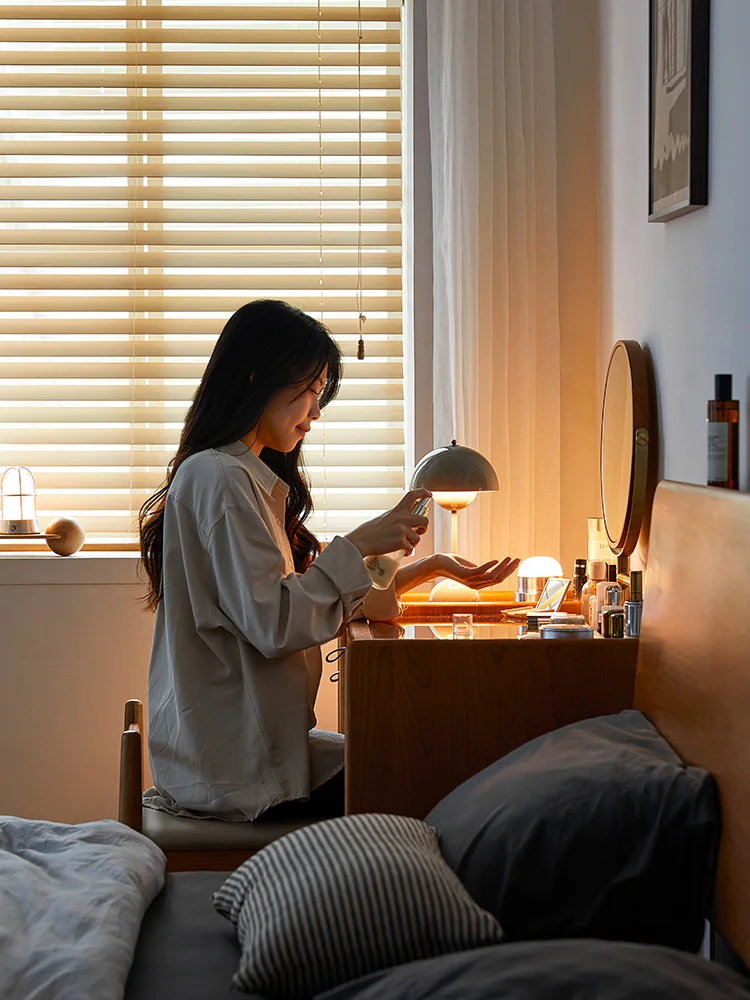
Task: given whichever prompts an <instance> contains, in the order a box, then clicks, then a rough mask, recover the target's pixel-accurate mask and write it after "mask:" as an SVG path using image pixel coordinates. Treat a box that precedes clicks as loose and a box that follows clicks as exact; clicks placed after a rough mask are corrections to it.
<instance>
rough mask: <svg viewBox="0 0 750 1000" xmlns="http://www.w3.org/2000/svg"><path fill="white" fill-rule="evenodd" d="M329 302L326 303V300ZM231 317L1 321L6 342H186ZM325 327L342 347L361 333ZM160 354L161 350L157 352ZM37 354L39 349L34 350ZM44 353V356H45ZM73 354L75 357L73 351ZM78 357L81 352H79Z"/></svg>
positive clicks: (211, 333) (392, 327)
mask: <svg viewBox="0 0 750 1000" xmlns="http://www.w3.org/2000/svg"><path fill="white" fill-rule="evenodd" d="M324 301H325V299H324ZM310 312H311V313H313V315H317V314H318V312H319V310H317V309H311V310H310ZM226 319H228V317H224V318H223V319H217V318H216V317H213V316H201V317H189V318H184V317H180V318H173V317H159V316H153V317H150V318H146V317H140V316H132V317H131V316H127V317H123V318H122V319H120V318H117V317H105V318H102V317H90V316H83V317H75V318H72V319H69V318H67V317H56V318H45V317H40V316H34V317H28V318H27V317H7V318H6V317H0V329H1V330H2V336H3V338H6V342H10V341H8V338H10V337H14V336H17V337H27V336H34V335H39V336H44V337H45V338H49V339H48V340H47V341H46V342H47V343H50V344H53V343H55V342H56V338H58V337H66V338H67V337H75V338H76V340H77V339H78V338H79V335H82V337H83V339H85V337H87V336H92V335H93V336H95V337H97V338H101V337H103V336H105V334H106V335H111V336H117V337H121V336H127V337H130V336H131V335H133V336H138V337H141V336H145V337H162V336H163V337H170V338H175V337H177V338H178V339H182V337H185V338H188V337H213V338H215V337H217V336H218V335H219V333H220V332H221V328H222V327H223V325H224V322H225V321H226ZM323 320H324V322H325V325H326V326H327V327H328V329H329V330H330V332H331V333H332V334H334V335H335V336H336V337H337V338H338V337H341V338H343V341H342V343H343V344H346V342H347V340H348V339H351V334H352V333H353V332H354V331H355V330H356V329H357V320H356V317H354V316H352V317H342V318H338V317H336V316H329V315H325V316H324V317H323ZM365 329H366V331H367V334H368V336H370V335H372V334H383V335H387V336H393V335H399V334H400V333H401V320H400V318H395V317H394V318H392V319H390V318H381V317H378V316H370V317H369V318H368V320H367V323H366V326H365ZM154 349H155V350H159V348H158V347H155V348H154ZM34 350H36V348H34ZM41 353H44V352H41ZM70 353H73V351H72V350H71V352H70ZM76 353H78V352H76Z"/></svg>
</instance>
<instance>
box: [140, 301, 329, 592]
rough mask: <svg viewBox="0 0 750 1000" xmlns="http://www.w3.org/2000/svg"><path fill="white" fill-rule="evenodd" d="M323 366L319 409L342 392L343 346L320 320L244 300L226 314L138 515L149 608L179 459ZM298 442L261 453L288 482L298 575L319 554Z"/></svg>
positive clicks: (250, 423) (289, 527)
mask: <svg viewBox="0 0 750 1000" xmlns="http://www.w3.org/2000/svg"><path fill="white" fill-rule="evenodd" d="M324 372H326V381H325V386H324V388H323V392H322V393H321V394H320V397H319V402H320V407H321V409H322V408H323V407H324V406H326V405H327V404H328V403H330V401H331V400H332V399H333V398H334V397H335V396H336V394H337V393H338V391H339V385H340V383H341V375H342V369H341V351H340V350H339V348H338V346H337V344H336V343H335V341H334V340H333V339H332V337H331V335H330V333H329V332H328V330H327V329H326V328H325V326H323V324H322V323H319V322H318V321H317V320H315V319H313V318H312V316H308V315H307V314H306V313H303V312H302V311H301V310H299V309H295V308H294V307H293V306H290V305H289V304H288V303H286V302H277V301H275V300H273V299H259V300H257V301H255V302H248V303H247V305H244V306H242V307H241V308H240V309H238V310H237V312H236V313H235V314H234V315H233V316H231V317H230V319H229V320H227V323H226V325H225V327H224V329H223V330H222V332H221V336H220V337H219V339H218V340H217V341H216V346H215V347H214V349H213V353H212V354H211V357H210V359H209V362H208V364H207V366H206V370H205V372H204V373H203V378H202V379H201V383H200V385H199V386H198V388H197V390H196V392H195V396H194V397H193V402H192V405H191V406H190V409H189V410H188V412H187V416H186V417H185V426H184V427H183V429H182V434H181V436H180V444H179V447H178V449H177V454H176V455H175V457H174V458H173V459H172V461H171V463H170V465H169V469H168V471H167V477H166V480H165V482H164V484H163V486H162V487H161V489H159V490H158V491H157V492H156V493H154V495H153V496H152V497H150V498H149V499H148V500H147V501H146V502H145V503H144V505H143V507H141V511H140V514H139V517H138V523H139V527H140V540H141V560H142V562H143V566H144V568H145V571H146V575H147V577H148V585H149V589H148V593H147V594H146V596H145V598H144V603H145V605H146V607H147V608H148V609H149V610H151V611H155V610H156V608H157V607H158V605H159V602H160V600H161V597H162V550H163V529H164V505H165V503H166V498H167V491H168V490H169V487H170V484H171V483H172V480H173V479H174V477H175V473H176V472H177V470H178V469H179V467H180V465H182V463H183V462H184V461H185V459H186V458H188V457H189V456H190V455H194V454H195V453H196V452H199V451H204V450H205V449H207V448H219V447H221V445H224V444H230V443H231V442H232V441H238V440H239V439H240V438H242V437H244V436H245V435H246V434H248V433H249V432H250V431H251V430H252V429H253V428H254V427H255V426H256V425H257V423H258V421H259V420H260V417H261V414H262V413H263V411H264V410H265V408H266V406H267V405H268V403H269V400H270V399H271V397H272V396H273V395H274V393H276V392H277V391H278V390H280V389H285V388H288V387H289V386H293V385H299V386H300V389H301V390H302V391H303V390H304V389H305V388H306V387H307V386H309V385H312V384H313V383H315V382H317V381H319V379H320V378H321V377H322V375H323V373H324ZM301 446H302V442H301V441H300V443H299V444H298V445H297V447H296V448H294V450H293V451H290V452H288V453H286V454H285V453H283V452H280V451H275V450H274V449H273V448H264V449H263V451H262V452H261V454H260V457H261V459H262V461H264V462H265V463H266V465H267V466H268V467H269V468H270V469H272V470H273V472H275V473H276V475H277V476H278V477H279V479H282V480H283V481H284V482H285V483H286V484H287V485H288V486H289V497H288V499H287V505H286V523H285V528H286V533H287V536H288V538H289V542H290V545H291V548H292V555H293V557H294V568H295V569H296V570H297V572H300V573H302V572H304V571H305V570H306V569H307V567H308V566H309V565H310V563H311V562H312V561H313V560H314V559H315V557H316V556H317V555H318V554H319V553H320V542H319V541H318V539H317V538H316V537H315V535H313V534H312V532H310V531H308V529H307V528H306V527H305V525H304V522H305V520H306V518H307V517H308V516H309V514H310V513H311V511H312V509H313V504H312V498H311V496H310V487H309V482H308V480H307V477H306V475H305V472H304V469H303V468H302V467H301V463H300V449H301Z"/></svg>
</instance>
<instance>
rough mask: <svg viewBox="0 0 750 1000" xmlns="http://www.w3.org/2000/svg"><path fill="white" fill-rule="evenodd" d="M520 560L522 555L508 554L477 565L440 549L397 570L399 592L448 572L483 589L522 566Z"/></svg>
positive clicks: (456, 578)
mask: <svg viewBox="0 0 750 1000" xmlns="http://www.w3.org/2000/svg"><path fill="white" fill-rule="evenodd" d="M519 562H520V560H519V559H511V558H510V557H506V558H505V559H503V560H502V562H498V560H497V559H491V560H490V561H489V562H487V563H483V564H482V565H481V566H477V565H476V564H475V563H473V562H469V560H468V559H464V558H463V556H453V555H449V554H448V553H447V552H438V553H436V554H435V555H432V556H425V557H424V559H416V560H415V561H414V562H412V563H408V564H407V565H406V566H402V567H401V569H399V571H398V573H397V574H396V596H397V597H400V596H401V594H405V593H406V592H407V591H409V590H413V589H414V587H419V586H420V585H421V584H423V583H426V582H427V581H428V580H434V579H435V577H436V576H445V577H448V579H449V580H458V581H459V582H460V583H464V584H466V586H467V587H471V588H472V589H473V590H482V589H483V588H484V587H492V586H496V585H497V584H498V583H502V581H503V580H505V579H506V578H507V577H509V576H510V575H511V573H514V572H515V571H516V569H518V564H519Z"/></svg>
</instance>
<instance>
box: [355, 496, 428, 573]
mask: <svg viewBox="0 0 750 1000" xmlns="http://www.w3.org/2000/svg"><path fill="white" fill-rule="evenodd" d="M430 496H432V494H431V493H430V491H429V490H410V491H409V492H408V493H406V494H404V496H403V497H402V498H401V500H400V501H399V502H398V503H397V504H396V506H395V507H394V508H393V510H387V511H386V512H385V514H381V515H380V516H379V517H374V518H373V519H372V520H371V521H365V522H364V524H360V525H359V527H358V528H355V529H354V530H353V531H350V532H349V533H348V534H347V535H345V536H344V537H345V538H348V539H349V541H350V542H351V543H352V544H353V545H356V547H357V548H358V549H359V551H360V553H361V554H362V557H363V558H364V557H365V556H376V555H381V554H382V553H384V552H396V551H398V549H403V550H404V552H406V553H407V555H408V554H409V553H410V552H411V550H412V549H413V548H414V546H415V545H417V544H418V542H419V539H420V538H421V536H422V535H423V534H424V532H425V531H426V530H427V526H428V525H429V523H430V522H429V520H428V519H427V518H426V517H424V515H422V514H411V513H410V510H411V508H412V507H413V506H414V504H415V503H416V502H417V500H421V499H422V498H423V497H430Z"/></svg>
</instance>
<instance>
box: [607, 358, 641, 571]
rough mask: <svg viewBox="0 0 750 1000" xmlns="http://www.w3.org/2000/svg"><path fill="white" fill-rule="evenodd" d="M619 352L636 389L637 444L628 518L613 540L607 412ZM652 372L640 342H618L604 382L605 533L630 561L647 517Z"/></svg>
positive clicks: (632, 455) (633, 453) (633, 449)
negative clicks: (606, 452) (606, 448)
mask: <svg viewBox="0 0 750 1000" xmlns="http://www.w3.org/2000/svg"><path fill="white" fill-rule="evenodd" d="M618 348H622V349H624V351H625V357H626V359H627V363H628V370H629V373H630V384H631V387H632V393H631V403H632V408H633V440H632V442H631V453H630V482H629V485H628V499H627V504H626V510H625V518H624V521H623V525H622V529H621V530H620V533H619V535H617V536H616V537H615V536H613V534H612V533H611V530H610V526H609V525H608V524H607V506H606V504H605V502H604V415H605V411H606V408H607V385H608V382H609V375H610V370H611V368H612V361H613V359H614V357H615V353H616V351H617V350H618ZM649 396H650V394H649V385H648V369H647V366H646V358H645V355H644V353H643V348H642V347H641V345H640V344H639V343H638V341H637V340H618V341H617V343H616V344H615V345H614V347H613V348H612V353H611V354H610V357H609V364H608V365H607V375H606V378H605V380H604V394H603V398H602V419H601V426H600V432H599V490H600V495H601V501H602V514H603V517H604V529H605V531H606V533H607V539H608V541H609V546H610V548H611V549H612V551H613V552H614V553H615V555H617V556H622V557H627V556H629V555H630V554H631V553H632V552H633V550H634V549H635V547H636V544H637V542H638V536H639V535H640V533H641V525H642V524H643V514H644V510H645V508H646V500H647V492H648V480H649V434H650V420H649V418H650V409H651V408H650V406H649Z"/></svg>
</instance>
